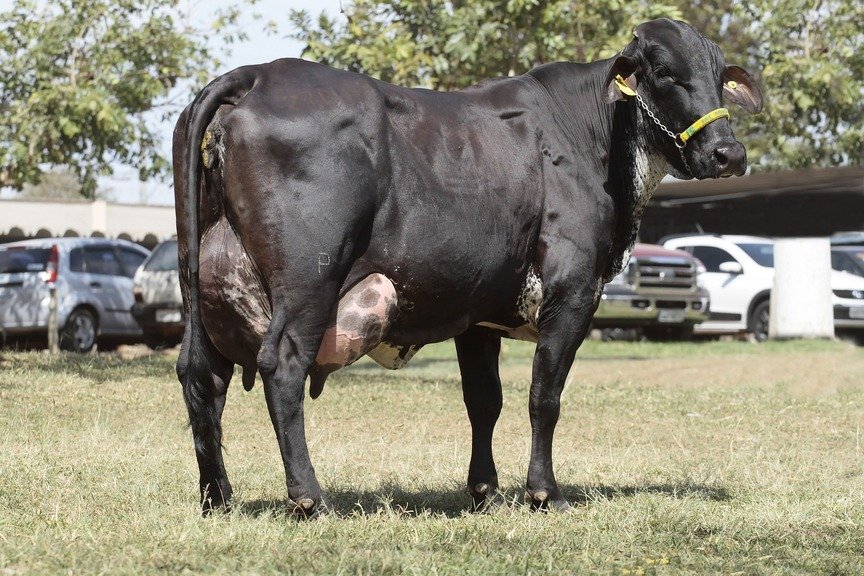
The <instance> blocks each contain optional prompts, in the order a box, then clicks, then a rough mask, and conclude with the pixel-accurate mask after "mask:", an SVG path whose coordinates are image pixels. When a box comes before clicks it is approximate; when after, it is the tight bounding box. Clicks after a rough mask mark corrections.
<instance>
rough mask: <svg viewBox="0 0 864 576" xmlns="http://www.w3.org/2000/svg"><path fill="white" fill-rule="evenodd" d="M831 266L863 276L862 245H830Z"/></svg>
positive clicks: (863, 249)
mask: <svg viewBox="0 0 864 576" xmlns="http://www.w3.org/2000/svg"><path fill="white" fill-rule="evenodd" d="M831 268H833V269H834V270H837V271H838V272H846V273H848V274H854V275H855V276H862V277H864V246H832V247H831Z"/></svg>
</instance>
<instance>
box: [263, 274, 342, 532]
mask: <svg viewBox="0 0 864 576" xmlns="http://www.w3.org/2000/svg"><path fill="white" fill-rule="evenodd" d="M337 298H338V288H337V289H333V290H327V289H326V288H324V287H322V288H321V290H310V291H307V292H306V293H304V294H302V295H299V296H298V294H297V291H293V294H292V291H291V290H288V291H285V292H282V291H280V292H275V293H274V294H273V320H272V321H271V323H270V328H269V329H268V331H267V334H266V335H265V337H264V342H263V344H262V346H261V350H260V351H259V353H258V368H259V371H260V372H261V376H262V379H263V381H264V396H265V398H266V400H267V409H268V411H269V412H270V419H271V420H272V422H273V429H274V431H275V432H276V439H277V441H278V442H279V450H280V452H281V453H282V461H283V463H284V465H285V478H286V482H287V485H288V498H289V506H290V507H291V508H292V509H293V511H294V512H296V513H298V514H301V515H304V516H311V515H313V514H315V513H316V512H317V511H319V510H320V509H321V507H322V495H321V486H320V484H319V483H318V479H317V478H316V477H315V469H314V468H313V467H312V462H311V460H310V458H309V450H308V448H307V445H306V430H305V425H304V421H303V396H304V390H305V384H306V375H307V373H308V372H309V369H310V367H311V366H312V363H313V362H314V361H315V357H316V355H317V353H318V349H319V347H320V345H321V341H322V339H323V336H324V332H325V331H326V330H327V326H328V323H329V320H330V317H331V314H332V311H333V309H334V308H335V307H336V302H337ZM310 302H314V303H315V305H310V304H309V303H310Z"/></svg>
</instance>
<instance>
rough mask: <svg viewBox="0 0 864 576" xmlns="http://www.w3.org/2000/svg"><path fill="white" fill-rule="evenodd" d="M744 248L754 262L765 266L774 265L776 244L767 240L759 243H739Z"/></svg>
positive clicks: (771, 266) (770, 266)
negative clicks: (768, 242)
mask: <svg viewBox="0 0 864 576" xmlns="http://www.w3.org/2000/svg"><path fill="white" fill-rule="evenodd" d="M737 246H738V247H739V248H741V250H743V251H744V252H745V253H746V254H747V255H748V256H750V258H752V259H753V261H754V262H756V263H757V264H759V265H760V266H764V267H765V268H773V267H774V245H773V244H767V243H765V242H757V243H749V244H748V243H742V244H738V245H737Z"/></svg>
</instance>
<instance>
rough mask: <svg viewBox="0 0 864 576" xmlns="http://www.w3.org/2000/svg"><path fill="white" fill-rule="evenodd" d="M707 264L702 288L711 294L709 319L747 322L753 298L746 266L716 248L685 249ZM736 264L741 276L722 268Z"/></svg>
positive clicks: (698, 247) (690, 247) (684, 248)
mask: <svg viewBox="0 0 864 576" xmlns="http://www.w3.org/2000/svg"><path fill="white" fill-rule="evenodd" d="M681 249H683V250H686V251H687V252H690V253H691V254H693V256H695V257H696V258H698V259H699V260H700V261H701V262H702V264H704V265H705V272H703V273H702V275H701V281H702V286H703V287H704V288H705V289H706V290H708V293H709V294H710V295H711V309H710V316H709V317H710V319H711V320H712V321H718V322H735V323H738V322H744V323H746V321H747V318H746V316H747V309H748V307H749V306H750V299H751V298H752V296H753V294H752V287H750V286H749V285H748V282H747V279H746V278H745V277H744V274H743V270H744V268H743V265H742V264H741V262H739V261H738V260H737V259H736V258H735V257H734V256H732V255H731V254H730V253H729V252H727V251H726V250H724V249H723V248H719V247H717V246H698V245H696V246H684V247H681ZM726 262H734V263H736V264H738V266H739V267H741V270H742V273H732V272H724V271H723V270H721V269H720V265H721V264H723V263H726Z"/></svg>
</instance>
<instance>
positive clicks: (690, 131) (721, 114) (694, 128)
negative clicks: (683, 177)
mask: <svg viewBox="0 0 864 576" xmlns="http://www.w3.org/2000/svg"><path fill="white" fill-rule="evenodd" d="M720 118H729V110H727V109H726V108H717V109H716V110H712V111H711V112H708V113H707V114H705V115H704V116H702V117H701V118H699V119H698V120H696V121H695V122H694V123H693V124H691V125H690V126H689V127H688V128H687V129H686V130H684V131H683V132H681V133H680V134H678V139H679V140H681V143H682V144H686V143H687V140H689V139H690V138H692V137H693V135H694V134H696V133H697V132H699V131H700V130H702V129H703V128H705V127H706V126H708V125H709V124H711V123H712V122H714V121H715V120H719V119H720Z"/></svg>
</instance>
